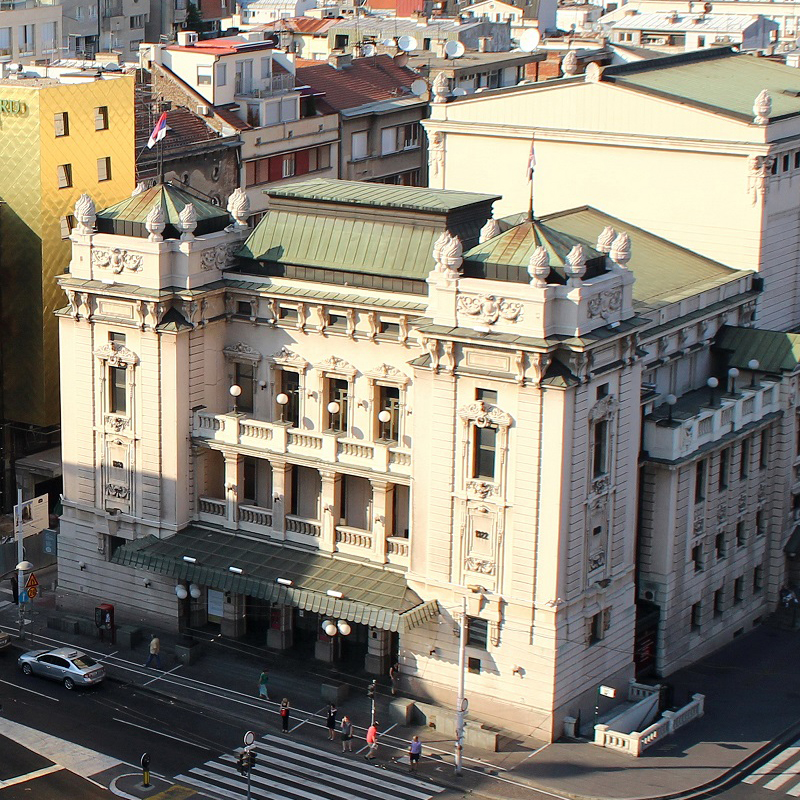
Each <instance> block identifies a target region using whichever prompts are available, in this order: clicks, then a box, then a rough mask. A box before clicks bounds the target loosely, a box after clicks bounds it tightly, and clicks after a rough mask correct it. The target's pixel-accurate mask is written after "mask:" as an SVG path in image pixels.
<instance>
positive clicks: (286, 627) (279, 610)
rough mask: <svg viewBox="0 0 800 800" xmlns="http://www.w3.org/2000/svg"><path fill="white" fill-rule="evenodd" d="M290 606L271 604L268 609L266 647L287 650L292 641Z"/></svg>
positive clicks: (292, 623)
mask: <svg viewBox="0 0 800 800" xmlns="http://www.w3.org/2000/svg"><path fill="white" fill-rule="evenodd" d="M292 611H293V609H292V607H291V606H273V607H272V608H271V609H270V621H269V630H268V631H267V647H269V648H270V649H271V650H288V649H289V648H290V647H291V646H292V643H293V641H294V617H293V615H292Z"/></svg>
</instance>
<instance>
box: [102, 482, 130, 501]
mask: <svg viewBox="0 0 800 800" xmlns="http://www.w3.org/2000/svg"><path fill="white" fill-rule="evenodd" d="M130 494H131V493H130V489H129V488H128V487H127V486H123V485H122V484H121V483H107V484H106V496H107V497H116V498H117V499H119V500H127V499H128V498H129V497H130Z"/></svg>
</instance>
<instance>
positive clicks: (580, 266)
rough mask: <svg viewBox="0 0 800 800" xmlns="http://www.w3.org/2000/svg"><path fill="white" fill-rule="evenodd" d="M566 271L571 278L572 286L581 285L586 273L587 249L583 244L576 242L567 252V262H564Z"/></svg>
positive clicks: (570, 283)
mask: <svg viewBox="0 0 800 800" xmlns="http://www.w3.org/2000/svg"><path fill="white" fill-rule="evenodd" d="M564 271H565V272H566V273H567V277H568V278H569V285H570V286H580V283H581V278H583V276H584V275H585V274H586V251H585V250H584V249H583V245H582V244H576V245H575V247H573V248H572V250H570V251H569V253H567V263H566V264H564Z"/></svg>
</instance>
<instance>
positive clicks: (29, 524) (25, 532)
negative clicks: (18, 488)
mask: <svg viewBox="0 0 800 800" xmlns="http://www.w3.org/2000/svg"><path fill="white" fill-rule="evenodd" d="M48 517H49V507H48V504H47V495H46V494H40V495H39V496H38V497H34V498H33V500H25V501H24V502H22V503H18V504H17V505H15V506H14V525H15V526H16V529H17V531H20V532H21V533H18V534H17V535H18V536H19V535H21V536H22V538H23V539H24V538H25V537H26V536H33V534H35V533H39V532H40V531H43V530H44V529H45V528H46V527H47V523H48Z"/></svg>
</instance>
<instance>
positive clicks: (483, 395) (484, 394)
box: [475, 388, 497, 406]
mask: <svg viewBox="0 0 800 800" xmlns="http://www.w3.org/2000/svg"><path fill="white" fill-rule="evenodd" d="M475 399H476V400H483V402H484V403H488V404H489V405H490V406H496V405H497V391H496V390H494V389H480V388H478V389H476V390H475Z"/></svg>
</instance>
